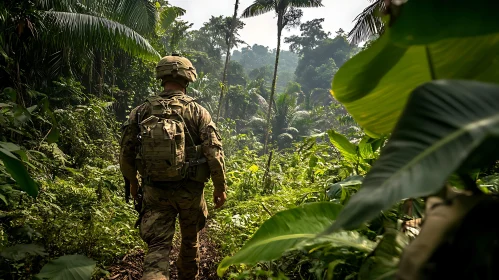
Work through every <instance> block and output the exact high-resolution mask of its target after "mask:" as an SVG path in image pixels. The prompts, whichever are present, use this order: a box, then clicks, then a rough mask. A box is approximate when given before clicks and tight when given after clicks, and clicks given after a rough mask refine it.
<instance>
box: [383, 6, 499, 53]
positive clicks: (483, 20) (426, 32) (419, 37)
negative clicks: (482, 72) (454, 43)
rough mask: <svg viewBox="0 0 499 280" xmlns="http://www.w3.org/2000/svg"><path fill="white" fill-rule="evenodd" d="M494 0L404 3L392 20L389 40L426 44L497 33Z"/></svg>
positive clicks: (498, 26) (401, 42)
mask: <svg viewBox="0 0 499 280" xmlns="http://www.w3.org/2000/svg"><path fill="white" fill-rule="evenodd" d="M496 5H497V1H495V0H474V1H473V2H470V1H469V0H453V1H442V0H437V1H436V0H417V1H407V3H406V4H404V5H403V6H402V9H401V12H400V16H398V17H396V18H395V24H393V27H392V28H391V30H392V39H393V41H394V42H396V43H398V44H404V45H420V44H429V43H433V42H436V41H438V40H441V39H446V38H460V37H465V36H480V35H487V34H491V33H497V32H499V24H497V9H496Z"/></svg>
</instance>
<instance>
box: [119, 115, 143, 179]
mask: <svg viewBox="0 0 499 280" xmlns="http://www.w3.org/2000/svg"><path fill="white" fill-rule="evenodd" d="M138 134H139V127H138V125H137V120H136V110H132V112H131V113H130V117H129V118H128V121H127V124H126V125H124V127H123V132H122V136H121V143H120V169H121V173H123V176H124V177H125V178H126V179H128V180H129V181H130V183H131V184H133V185H137V184H138V180H137V167H136V165H135V158H136V156H137V155H136V150H135V149H136V147H137V146H138V144H139V143H138V139H137V135H138Z"/></svg>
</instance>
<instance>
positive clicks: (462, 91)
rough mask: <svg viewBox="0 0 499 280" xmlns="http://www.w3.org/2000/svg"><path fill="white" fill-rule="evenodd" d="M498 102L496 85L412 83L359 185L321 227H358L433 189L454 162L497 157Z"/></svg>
mask: <svg viewBox="0 0 499 280" xmlns="http://www.w3.org/2000/svg"><path fill="white" fill-rule="evenodd" d="M497 108H499V86H496V85H492V84H487V83H480V82H472V81H456V80H454V81H453V80H444V81H435V82H431V83H427V84H425V85H423V86H421V87H419V88H417V89H416V90H415V91H414V93H413V94H412V96H411V98H410V100H409V102H408V104H407V107H406V109H405V111H404V113H403V114H402V116H401V118H400V121H399V122H398V124H397V127H396V128H395V130H394V132H393V134H392V136H391V138H390V140H389V141H388V143H387V145H386V146H385V148H384V150H383V151H382V153H381V156H380V158H379V159H378V160H377V161H376V163H375V164H374V165H373V167H372V169H371V171H370V172H369V174H368V175H367V176H366V178H365V179H364V181H363V184H362V188H361V189H360V191H359V192H357V194H355V195H354V196H353V197H352V198H351V199H350V201H349V203H348V204H347V205H346V206H345V208H344V210H343V211H342V213H341V214H340V216H339V217H338V219H337V220H336V222H335V223H334V224H333V226H332V227H331V228H329V229H328V230H327V231H326V233H330V232H333V231H335V230H339V229H354V228H357V227H358V226H359V225H361V224H362V223H363V222H365V221H368V220H371V219H372V218H374V217H376V216H377V215H378V214H379V211H382V210H386V209H389V208H390V207H391V206H392V205H393V204H395V203H396V202H398V201H400V200H402V199H405V198H411V197H422V196H427V195H431V194H434V193H436V192H437V191H439V190H440V189H441V188H442V186H443V185H444V182H445V180H446V179H447V178H448V177H449V176H450V175H451V173H453V172H454V171H455V170H456V169H458V168H462V169H464V168H466V169H471V168H475V167H477V166H481V165H482V164H484V163H485V162H487V163H488V162H489V161H490V160H494V159H496V158H497V156H498V154H499V147H498V146H497V145H496V143H497V138H499V111H498V110H497ZM494 141H495V142H494Z"/></svg>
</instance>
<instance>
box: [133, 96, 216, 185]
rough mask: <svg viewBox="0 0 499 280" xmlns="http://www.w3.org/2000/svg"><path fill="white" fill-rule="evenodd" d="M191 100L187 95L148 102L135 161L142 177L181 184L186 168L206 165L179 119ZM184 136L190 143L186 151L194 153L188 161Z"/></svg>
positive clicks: (186, 172)
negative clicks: (138, 165) (137, 161)
mask: <svg viewBox="0 0 499 280" xmlns="http://www.w3.org/2000/svg"><path fill="white" fill-rule="evenodd" d="M192 101H193V99H192V98H190V97H188V96H187V95H173V96H168V97H161V96H154V97H149V98H148V99H147V102H148V103H149V104H148V109H149V113H148V114H146V115H147V116H148V117H147V118H146V119H144V120H139V128H140V143H141V144H140V147H139V153H138V159H139V161H140V164H141V168H140V169H139V172H140V173H141V176H142V177H144V178H147V179H149V180H151V181H180V180H182V179H184V178H186V177H188V176H189V167H191V168H192V167H193V166H194V165H199V164H202V163H206V159H205V158H200V154H201V148H200V146H196V144H195V142H194V140H193V139H192V135H191V134H190V132H189V131H188V128H187V125H186V123H185V120H184V119H183V117H182V116H183V112H184V109H185V107H186V105H187V104H188V103H189V102H192ZM186 135H187V137H188V141H190V142H191V144H192V145H191V147H189V148H190V150H194V154H195V155H194V156H190V157H191V158H190V160H189V159H188V157H189V156H188V153H187V147H186ZM202 160H204V161H202ZM205 177H206V175H205ZM205 180H206V179H205V178H203V181H205Z"/></svg>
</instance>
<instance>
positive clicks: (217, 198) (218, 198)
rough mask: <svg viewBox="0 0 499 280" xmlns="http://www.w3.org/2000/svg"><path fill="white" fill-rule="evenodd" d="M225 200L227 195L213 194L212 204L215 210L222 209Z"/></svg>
mask: <svg viewBox="0 0 499 280" xmlns="http://www.w3.org/2000/svg"><path fill="white" fill-rule="evenodd" d="M225 200H227V194H226V193H225V192H222V193H216V192H213V203H214V204H215V209H218V208H220V207H222V205H224V203H225Z"/></svg>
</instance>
